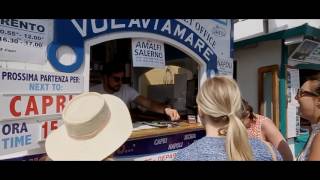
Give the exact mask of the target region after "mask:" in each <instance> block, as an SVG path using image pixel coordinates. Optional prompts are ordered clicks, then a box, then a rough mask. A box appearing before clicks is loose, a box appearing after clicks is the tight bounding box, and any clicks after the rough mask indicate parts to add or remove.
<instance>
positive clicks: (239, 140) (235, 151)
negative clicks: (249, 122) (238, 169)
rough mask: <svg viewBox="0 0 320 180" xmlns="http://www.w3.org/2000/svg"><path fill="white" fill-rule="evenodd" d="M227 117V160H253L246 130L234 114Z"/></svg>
mask: <svg viewBox="0 0 320 180" xmlns="http://www.w3.org/2000/svg"><path fill="white" fill-rule="evenodd" d="M228 117H229V127H228V131H227V137H226V152H227V155H228V158H229V160H238V161H239V160H253V155H252V149H251V146H250V144H249V140H248V134H247V129H246V128H245V127H244V125H243V123H242V122H241V120H240V119H239V118H238V117H237V116H236V115H235V114H234V113H232V114H230V115H229V116H228Z"/></svg>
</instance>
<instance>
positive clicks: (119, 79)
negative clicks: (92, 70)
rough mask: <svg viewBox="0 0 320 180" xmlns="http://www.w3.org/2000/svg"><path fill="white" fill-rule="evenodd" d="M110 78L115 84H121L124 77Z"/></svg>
mask: <svg viewBox="0 0 320 180" xmlns="http://www.w3.org/2000/svg"><path fill="white" fill-rule="evenodd" d="M111 78H112V79H113V80H114V81H115V82H120V81H121V82H122V81H123V79H124V77H117V76H111Z"/></svg>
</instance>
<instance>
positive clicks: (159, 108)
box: [134, 95, 180, 120]
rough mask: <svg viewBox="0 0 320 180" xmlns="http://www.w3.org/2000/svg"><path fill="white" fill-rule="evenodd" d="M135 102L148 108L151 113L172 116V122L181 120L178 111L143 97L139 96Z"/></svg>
mask: <svg viewBox="0 0 320 180" xmlns="http://www.w3.org/2000/svg"><path fill="white" fill-rule="evenodd" d="M134 102H135V103H137V104H139V105H140V106H143V107H145V108H147V109H148V110H150V111H153V112H157V113H164V114H167V115H168V116H170V118H171V120H178V119H180V115H179V113H178V112H177V110H175V109H172V108H169V107H167V106H166V105H164V104H161V103H159V102H156V101H153V100H150V99H148V98H146V97H144V96H142V95H139V96H137V97H136V98H135V99H134Z"/></svg>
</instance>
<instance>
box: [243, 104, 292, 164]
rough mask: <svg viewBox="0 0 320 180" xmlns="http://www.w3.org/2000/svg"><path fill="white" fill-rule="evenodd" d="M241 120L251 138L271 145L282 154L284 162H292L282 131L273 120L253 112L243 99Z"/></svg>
mask: <svg viewBox="0 0 320 180" xmlns="http://www.w3.org/2000/svg"><path fill="white" fill-rule="evenodd" d="M241 117H242V118H241V119H242V121H243V123H244V125H245V127H246V128H247V131H248V135H249V137H252V138H259V139H262V140H264V141H266V142H269V143H271V144H272V145H273V146H274V147H275V148H277V149H278V151H279V152H280V154H281V156H282V158H283V160H286V161H292V160H293V155H292V152H291V150H290V148H289V146H288V144H287V142H286V141H285V139H284V138H283V136H282V134H281V133H280V131H279V130H278V129H277V127H276V126H275V125H274V124H273V122H272V120H271V119H269V118H267V117H265V116H262V115H259V114H255V113H254V112H253V108H252V107H251V106H250V105H249V103H248V102H247V101H246V100H244V99H242V115H241Z"/></svg>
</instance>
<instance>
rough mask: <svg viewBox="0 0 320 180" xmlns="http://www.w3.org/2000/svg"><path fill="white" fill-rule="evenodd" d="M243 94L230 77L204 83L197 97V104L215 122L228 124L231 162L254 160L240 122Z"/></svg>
mask: <svg viewBox="0 0 320 180" xmlns="http://www.w3.org/2000/svg"><path fill="white" fill-rule="evenodd" d="M241 103H242V102H241V93H240V90H239V87H238V85H237V83H236V82H235V81H234V80H233V79H230V78H229V77H224V76H216V77H214V78H211V79H208V80H206V81H205V82H204V84H203V85H202V87H201V88H200V91H199V93H198V95H197V104H198V107H199V109H200V111H202V112H203V113H204V114H206V115H208V116H209V117H211V118H212V119H214V121H215V122H223V121H226V119H227V120H228V122H227V123H226V124H227V125H226V129H227V135H226V152H227V155H228V159H229V160H252V159H253V155H252V149H251V146H250V144H249V140H248V134H247V130H246V128H245V126H244V125H243V123H242V121H241V120H240V118H239V117H238V116H239V113H240V112H241Z"/></svg>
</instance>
